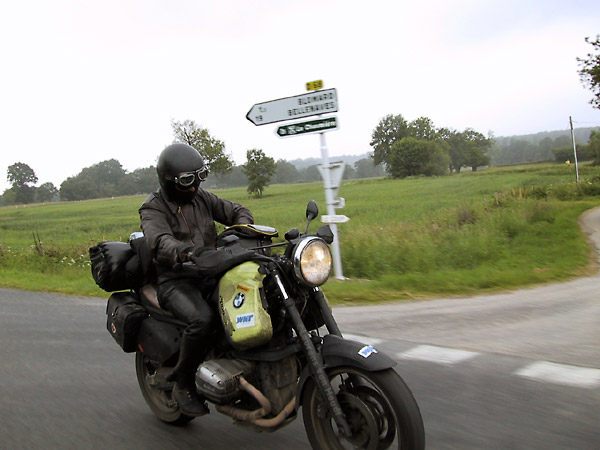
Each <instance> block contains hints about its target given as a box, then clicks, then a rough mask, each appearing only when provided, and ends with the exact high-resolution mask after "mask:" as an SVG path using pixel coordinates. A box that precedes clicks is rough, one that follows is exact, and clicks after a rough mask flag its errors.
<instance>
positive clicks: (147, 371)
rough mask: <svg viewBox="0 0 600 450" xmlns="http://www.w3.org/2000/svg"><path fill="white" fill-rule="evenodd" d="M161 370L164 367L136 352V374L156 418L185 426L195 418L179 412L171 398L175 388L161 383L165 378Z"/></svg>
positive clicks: (145, 398)
mask: <svg viewBox="0 0 600 450" xmlns="http://www.w3.org/2000/svg"><path fill="white" fill-rule="evenodd" d="M161 368H162V366H160V365H158V364H155V363H153V362H152V361H150V360H149V359H148V358H146V357H145V356H144V354H143V353H142V352H140V351H137V352H136V354H135V372H136V374H137V380H138V384H139V385H140V389H141V391H142V395H143V396H144V400H146V403H148V406H149V407H150V409H151V410H152V412H153V413H154V414H155V415H156V417H158V418H159V419H160V420H162V421H163V422H166V423H169V424H171V425H184V424H186V423H188V422H189V421H190V420H193V419H194V417H191V416H186V415H185V414H182V413H181V411H179V407H178V406H177V403H176V402H175V401H174V400H173V398H172V397H171V392H172V391H173V387H172V386H169V385H166V384H165V382H164V381H161V379H162V378H164V376H161V375H162V374H160V373H159V371H160V370H161ZM170 384H172V383H170Z"/></svg>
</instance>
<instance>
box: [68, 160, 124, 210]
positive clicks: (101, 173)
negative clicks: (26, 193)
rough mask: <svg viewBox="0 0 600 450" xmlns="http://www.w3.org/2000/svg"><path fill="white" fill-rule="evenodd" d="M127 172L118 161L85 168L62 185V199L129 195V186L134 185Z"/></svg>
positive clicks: (103, 162)
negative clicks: (128, 179) (129, 181)
mask: <svg viewBox="0 0 600 450" xmlns="http://www.w3.org/2000/svg"><path fill="white" fill-rule="evenodd" d="M126 178H127V171H126V170H125V169H123V167H122V166H121V163H120V162H119V161H117V160H116V159H109V160H106V161H101V162H99V163H98V164H94V165H93V166H90V167H85V168H84V169H82V170H81V172H79V174H77V175H76V176H74V177H69V178H67V179H66V180H65V181H63V182H62V184H61V185H60V197H61V199H63V200H87V199H90V198H102V197H114V196H116V195H129V194H134V193H135V192H130V191H129V190H128V189H127V186H129V187H130V188H131V189H134V188H135V187H133V183H128V181H127V180H126Z"/></svg>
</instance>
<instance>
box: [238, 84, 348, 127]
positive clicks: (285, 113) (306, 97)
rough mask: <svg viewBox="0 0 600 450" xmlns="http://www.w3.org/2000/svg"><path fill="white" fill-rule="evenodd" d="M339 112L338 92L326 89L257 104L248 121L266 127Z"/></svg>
mask: <svg viewBox="0 0 600 450" xmlns="http://www.w3.org/2000/svg"><path fill="white" fill-rule="evenodd" d="M337 110H338V103H337V91H336V90H335V89H325V90H323V91H315V92H310V93H308V94H302V95H296V96H294V97H286V98H280V99H279V100H271V101H270V102H264V103H257V104H256V105H254V106H253V107H252V108H251V109H250V111H248V114H246V119H248V120H249V121H250V122H252V123H253V124H254V125H266V124H268V123H274V122H281V121H283V120H293V119H300V118H302V117H308V116H316V115H318V114H325V113H331V112H336V111H337Z"/></svg>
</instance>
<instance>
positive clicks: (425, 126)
mask: <svg viewBox="0 0 600 450" xmlns="http://www.w3.org/2000/svg"><path fill="white" fill-rule="evenodd" d="M408 133H409V136H411V137H414V138H416V139H422V140H426V141H432V140H434V139H437V138H438V136H439V134H438V132H437V130H436V129H435V126H434V125H433V122H432V121H431V119H429V118H427V117H419V118H418V119H416V120H413V121H412V122H410V123H409V124H408Z"/></svg>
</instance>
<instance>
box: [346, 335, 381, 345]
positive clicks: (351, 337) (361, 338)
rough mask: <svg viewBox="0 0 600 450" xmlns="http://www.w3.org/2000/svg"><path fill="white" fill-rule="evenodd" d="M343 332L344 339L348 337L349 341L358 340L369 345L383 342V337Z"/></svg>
mask: <svg viewBox="0 0 600 450" xmlns="http://www.w3.org/2000/svg"><path fill="white" fill-rule="evenodd" d="M343 334H344V339H349V340H351V341H358V342H362V343H364V344H369V345H377V344H381V343H382V342H383V339H378V338H373V337H369V336H359V335H358V334H346V333H343Z"/></svg>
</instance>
